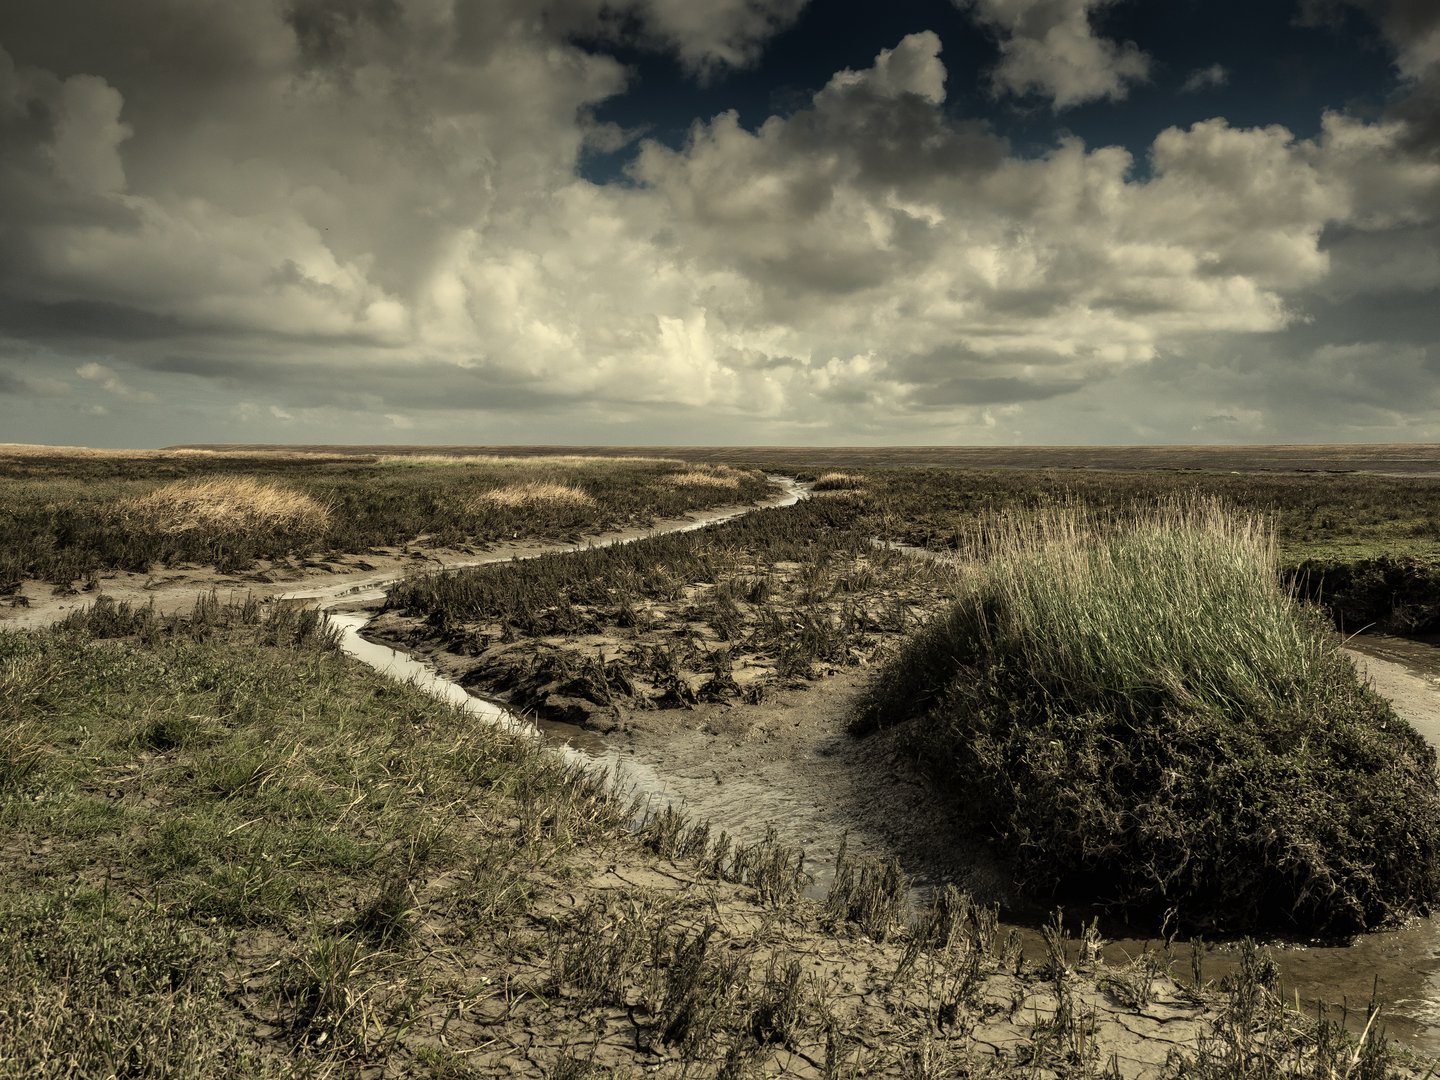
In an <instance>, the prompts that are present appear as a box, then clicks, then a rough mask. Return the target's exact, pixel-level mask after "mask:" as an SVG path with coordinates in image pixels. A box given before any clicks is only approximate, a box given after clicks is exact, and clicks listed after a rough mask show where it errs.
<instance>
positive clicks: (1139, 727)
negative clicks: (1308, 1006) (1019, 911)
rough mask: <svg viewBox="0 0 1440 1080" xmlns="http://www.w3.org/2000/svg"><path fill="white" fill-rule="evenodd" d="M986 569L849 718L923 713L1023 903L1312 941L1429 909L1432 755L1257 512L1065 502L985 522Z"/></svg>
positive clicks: (1438, 860) (930, 738)
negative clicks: (1022, 890)
mask: <svg viewBox="0 0 1440 1080" xmlns="http://www.w3.org/2000/svg"><path fill="white" fill-rule="evenodd" d="M974 555H975V561H974V564H973V569H972V570H971V571H970V572H969V573H968V574H966V575H965V576H963V577H962V579H961V584H960V586H959V588H960V593H959V595H958V597H957V598H956V600H955V602H954V604H953V606H951V607H950V609H949V610H948V611H946V612H944V613H943V614H941V615H939V616H938V617H936V618H935V619H934V621H933V622H931V623H930V624H928V625H927V627H925V628H924V629H923V630H921V631H920V632H918V633H917V634H916V635H915V636H914V637H913V638H912V639H911V640H910V641H909V642H908V643H907V644H906V646H905V647H904V648H903V649H902V650H901V652H900V653H899V655H898V656H896V657H895V658H894V659H893V661H892V662H891V663H890V664H889V666H888V667H887V668H886V669H885V670H884V671H883V672H882V673H881V674H880V675H879V677H878V678H877V679H876V680H875V683H874V686H873V689H872V691H871V694H870V696H869V700H868V701H867V703H866V706H865V712H864V715H863V716H862V717H861V718H860V720H859V721H858V722H857V726H858V727H859V728H860V729H862V730H863V729H864V728H866V727H873V726H876V725H891V724H897V723H901V722H905V721H912V722H913V725H912V726H913V734H914V739H915V741H916V743H917V745H918V747H919V750H920V753H921V755H922V756H923V758H924V759H925V760H926V761H927V762H928V763H929V764H930V765H931V766H932V767H933V768H934V769H935V770H936V771H937V772H938V773H939V774H941V775H942V776H943V777H944V778H945V781H946V784H947V786H948V787H949V788H950V789H951V790H953V792H954V793H955V797H956V798H957V799H958V800H959V801H960V803H961V804H962V805H963V807H964V808H965V810H966V811H967V813H968V815H969V816H970V817H971V818H973V819H974V820H975V821H976V822H977V823H978V824H980V825H982V826H984V827H987V828H989V829H991V830H992V831H993V834H994V836H995V838H996V841H997V843H998V845H999V846H1000V848H1001V849H1002V850H1003V851H1004V852H1006V853H1007V854H1008V855H1009V856H1010V857H1011V858H1012V859H1013V861H1014V864H1015V866H1016V868H1017V870H1018V872H1019V874H1020V876H1021V877H1022V878H1023V879H1024V880H1025V881H1026V882H1027V884H1028V885H1029V887H1030V888H1031V889H1032V890H1034V891H1037V892H1039V893H1040V894H1042V895H1045V894H1048V893H1049V892H1050V891H1051V890H1058V891H1060V892H1062V893H1065V894H1069V895H1078V896H1083V897H1085V898H1087V899H1089V900H1093V901H1097V902H1099V903H1101V904H1104V905H1106V906H1108V907H1110V908H1112V909H1121V910H1124V911H1127V912H1130V913H1133V914H1136V915H1139V916H1141V917H1143V918H1145V919H1151V920H1154V921H1155V922H1156V924H1158V923H1159V922H1160V920H1162V919H1165V918H1169V919H1170V920H1172V925H1179V926H1186V927H1191V928H1204V929H1218V930H1225V931H1249V930H1254V929H1264V930H1269V931H1276V930H1278V931H1282V932H1288V933H1293V934H1300V935H1306V936H1309V935H1325V936H1329V935H1342V934H1348V933H1351V932H1354V931H1358V930H1363V929H1367V928H1372V927H1375V926H1377V925H1380V924H1382V923H1385V922H1387V921H1389V920H1392V919H1394V918H1396V917H1399V916H1403V915H1406V914H1409V913H1411V912H1414V911H1416V910H1423V909H1425V908H1426V907H1427V906H1428V905H1429V904H1430V903H1432V902H1433V901H1434V900H1435V898H1436V896H1437V892H1440V787H1437V782H1436V772H1435V753H1434V751H1433V749H1431V748H1430V747H1429V746H1428V745H1427V744H1426V743H1425V742H1424V740H1423V739H1422V738H1421V737H1420V735H1419V734H1417V733H1416V732H1415V731H1414V729H1413V728H1411V727H1410V726H1409V725H1408V724H1407V723H1405V722H1404V721H1402V720H1400V719H1399V718H1398V717H1397V716H1396V715H1395V714H1394V713H1393V712H1392V710H1391V709H1390V708H1389V706H1388V705H1387V704H1386V703H1385V702H1384V701H1383V700H1382V699H1380V698H1379V697H1378V696H1376V695H1375V694H1373V693H1372V692H1370V691H1369V690H1368V689H1367V688H1366V687H1364V686H1363V685H1362V683H1361V680H1360V678H1359V676H1358V675H1357V673H1356V671H1355V669H1354V666H1353V665H1352V664H1351V662H1350V661H1349V660H1348V659H1347V658H1345V657H1344V656H1343V655H1342V654H1341V653H1340V652H1339V649H1338V643H1337V641H1336V639H1335V636H1334V634H1333V632H1332V631H1331V630H1330V628H1329V627H1328V626H1327V625H1325V624H1324V622H1323V620H1322V619H1320V618H1319V617H1318V615H1316V614H1315V613H1313V612H1311V611H1307V610H1305V609H1302V608H1301V607H1300V606H1299V605H1298V604H1297V603H1296V602H1295V601H1294V599H1293V598H1292V596H1291V595H1290V594H1289V593H1288V592H1287V591H1286V590H1285V589H1284V588H1282V587H1281V586H1280V585H1279V584H1278V582H1277V578H1276V574H1275V552H1274V546H1273V541H1272V539H1271V537H1270V535H1269V533H1268V532H1267V531H1266V530H1264V529H1263V528H1262V527H1261V526H1260V525H1259V524H1258V523H1257V522H1256V521H1254V520H1252V519H1245V518H1233V517H1227V516H1225V514H1223V513H1222V512H1221V511H1220V510H1219V509H1218V508H1217V505H1216V504H1214V503H1204V502H1195V501H1191V502H1189V503H1173V504H1171V505H1170V506H1169V507H1168V508H1166V509H1164V510H1161V511H1157V512H1152V513H1143V512H1142V513H1138V514H1134V515H1131V516H1128V517H1126V516H1122V517H1119V518H1110V519H1108V520H1103V519H1100V518H1098V517H1096V516H1094V515H1089V514H1086V513H1085V512H1082V511H1079V510H1073V509H1072V510H1057V511H1051V512H1048V513H1041V514H1038V515H1035V516H1014V517H1011V518H1009V519H993V520H992V522H991V524H990V527H989V529H988V530H982V533H981V542H980V543H979V545H978V546H977V550H976V552H975V553H974ZM1167 913H1168V914H1167Z"/></svg>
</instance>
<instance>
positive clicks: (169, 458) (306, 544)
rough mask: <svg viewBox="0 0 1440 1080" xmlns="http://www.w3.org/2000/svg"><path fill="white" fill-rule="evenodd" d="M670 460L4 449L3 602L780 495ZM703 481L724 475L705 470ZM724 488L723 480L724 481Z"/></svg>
mask: <svg viewBox="0 0 1440 1080" xmlns="http://www.w3.org/2000/svg"><path fill="white" fill-rule="evenodd" d="M694 471H695V470H694V469H693V468H692V467H689V466H686V465H684V464H682V463H681V462H678V461H670V460H662V459H656V458H632V459H624V460H617V459H607V458H598V457H564V458H557V459H540V458H504V457H469V458H464V457H450V456H444V455H429V456H417V457H413V458H412V457H402V456H396V455H385V454H371V455H319V454H305V453H273V454H254V453H252V454H240V453H236V454H200V453H180V452H169V453H160V452H150V453H148V454H136V455H132V456H127V455H126V454H123V453H119V452H114V453H94V454H83V453H62V452H56V453H52V454H45V453H41V452H38V451H28V452H25V453H20V452H17V451H11V452H6V450H5V449H4V448H0V498H3V502H0V590H6V589H8V590H10V591H13V589H14V587H15V586H16V585H17V584H18V583H19V582H20V581H22V580H24V579H26V578H38V579H41V580H44V581H47V582H51V583H54V584H57V585H71V584H73V583H76V582H84V581H90V582H91V583H92V585H93V580H94V578H95V577H96V576H97V575H99V574H101V573H104V572H107V571H117V570H123V571H131V572H136V573H148V572H152V571H159V570H162V569H163V568H165V567H173V566H177V565H182V564H195V563H200V564H207V565H213V566H216V567H218V568H220V569H222V570H243V569H247V568H252V567H254V566H256V564H257V563H260V562H263V563H265V564H266V565H267V566H268V565H271V564H274V563H276V562H280V563H304V562H307V561H308V562H310V563H312V564H313V563H316V562H317V561H318V560H319V559H322V558H324V557H326V556H328V555H331V554H335V553H350V554H364V553H367V552H371V551H373V550H374V549H377V548H388V547H395V546H399V545H407V544H419V545H423V546H424V547H426V548H428V549H432V550H445V549H454V550H459V551H464V550H467V549H469V550H474V549H477V548H480V547H483V546H485V545H487V544H491V543H494V542H496V541H499V540H511V539H516V538H521V537H524V538H536V539H547V540H563V539H570V540H574V539H577V538H578V537H580V536H581V535H582V534H587V533H594V532H599V531H603V530H605V529H613V528H620V527H627V526H643V525H645V524H648V523H649V522H651V521H654V520H656V519H658V518H670V517H678V516H681V515H683V514H685V513H688V512H690V511H693V510H698V509H703V508H706V507H710V506H716V505H720V504H722V503H745V502H752V501H754V500H756V499H757V498H759V497H760V496H761V495H762V494H763V493H764V492H765V491H766V489H767V484H766V481H765V478H764V476H763V475H762V474H760V473H759V472H754V471H746V470H738V469H732V470H729V471H726V472H725V473H723V477H724V480H725V482H724V483H723V484H722V485H720V486H718V487H717V486H714V485H705V484H692V483H676V482H674V479H675V478H676V477H683V476H686V475H687V474H689V473H692V472H694ZM705 475H707V476H709V475H712V473H711V472H706V473H705ZM714 475H721V474H714Z"/></svg>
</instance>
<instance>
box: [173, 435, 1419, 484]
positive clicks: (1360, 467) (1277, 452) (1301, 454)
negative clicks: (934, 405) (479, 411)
mask: <svg viewBox="0 0 1440 1080" xmlns="http://www.w3.org/2000/svg"><path fill="white" fill-rule="evenodd" d="M169 449H197V450H215V451H230V452H234V451H290V452H292V453H293V452H301V453H320V454H377V453H378V454H411V453H413V454H502V455H506V456H521V455H530V454H535V455H540V454H546V455H548V454H610V455H616V456H627V457H628V456H644V457H657V456H658V457H673V458H682V459H684V460H687V461H728V462H744V463H746V464H754V465H761V466H780V465H791V466H805V467H810V468H817V469H859V468H865V467H867V466H868V467H872V468H875V467H880V466H885V465H931V466H935V465H939V466H950V467H953V468H974V469H986V468H1015V469H1139V470H1148V469H1206V470H1217V471H1234V472H1374V473H1392V474H1400V475H1410V476H1425V475H1430V476H1436V475H1440V443H1354V444H1352V443H1331V444H1321V445H1314V446H1303V445H1294V446H823V447H822V446H418V445H417V446H322V445H313V446H301V445H278V444H253V445H246V444H243V443H210V444H192V445H187V446H184V447H170V448H169Z"/></svg>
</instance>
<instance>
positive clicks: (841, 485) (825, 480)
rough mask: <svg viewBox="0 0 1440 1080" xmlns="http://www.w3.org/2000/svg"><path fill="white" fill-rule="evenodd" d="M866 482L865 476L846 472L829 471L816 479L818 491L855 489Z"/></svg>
mask: <svg viewBox="0 0 1440 1080" xmlns="http://www.w3.org/2000/svg"><path fill="white" fill-rule="evenodd" d="M864 482H865V478H864V477H863V476H857V475H856V474H854V473H846V472H827V473H824V474H822V475H821V476H820V477H819V478H818V479H817V480H816V481H815V490H816V491H854V490H855V489H856V488H858V487H860V485H861V484H863V483H864Z"/></svg>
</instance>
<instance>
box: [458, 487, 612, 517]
mask: <svg viewBox="0 0 1440 1080" xmlns="http://www.w3.org/2000/svg"><path fill="white" fill-rule="evenodd" d="M594 505H595V500H594V498H592V497H591V496H590V495H588V494H586V493H585V492H583V491H581V490H580V489H579V488H574V487H569V486H567V485H565V484H553V483H540V482H531V483H524V484H507V485H506V486H505V487H499V488H491V489H490V490H489V491H482V492H480V493H479V494H477V495H472V496H471V497H470V499H469V506H470V508H471V509H472V511H474V512H480V511H484V510H493V509H495V508H496V507H505V508H506V509H525V508H530V509H534V508H539V507H550V508H561V507H564V508H582V507H591V506H594Z"/></svg>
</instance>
